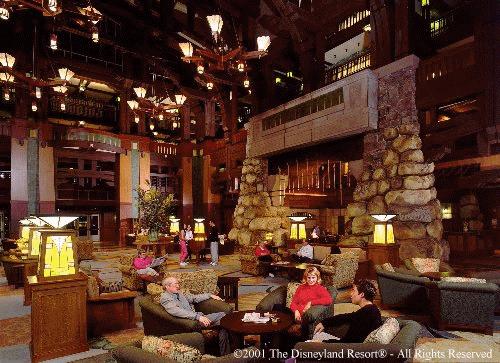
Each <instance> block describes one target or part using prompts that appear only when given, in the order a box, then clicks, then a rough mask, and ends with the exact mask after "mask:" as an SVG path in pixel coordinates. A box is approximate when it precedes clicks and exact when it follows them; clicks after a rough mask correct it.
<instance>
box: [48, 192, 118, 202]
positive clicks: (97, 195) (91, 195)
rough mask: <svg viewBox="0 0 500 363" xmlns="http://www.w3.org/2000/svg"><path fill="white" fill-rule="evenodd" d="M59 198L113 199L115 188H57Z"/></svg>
mask: <svg viewBox="0 0 500 363" xmlns="http://www.w3.org/2000/svg"><path fill="white" fill-rule="evenodd" d="M57 199H58V200H85V201H113V200H115V191H114V190H95V189H86V190H85V189H82V190H79V189H57Z"/></svg>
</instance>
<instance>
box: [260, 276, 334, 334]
mask: <svg viewBox="0 0 500 363" xmlns="http://www.w3.org/2000/svg"><path fill="white" fill-rule="evenodd" d="M287 287H288V285H283V286H280V287H278V288H277V289H276V290H274V291H272V292H270V293H269V294H267V295H266V296H265V297H264V298H263V299H262V300H261V301H260V302H259V304H258V305H257V307H256V308H255V309H256V310H257V311H260V312H266V311H271V310H272V309H273V306H274V305H275V304H277V305H283V306H285V304H286V296H287ZM325 287H326V289H327V290H328V292H329V293H330V296H331V297H332V299H333V301H334V302H335V298H336V297H337V293H338V292H337V289H336V288H335V287H333V286H325ZM333 307H334V303H332V304H331V305H330V306H312V307H311V308H310V309H309V310H307V311H306V313H305V314H304V316H303V317H302V319H303V320H304V321H305V322H306V323H307V325H308V327H307V331H308V336H309V337H312V333H313V331H314V326H315V325H316V322H318V321H320V320H323V319H325V318H327V317H330V316H333Z"/></svg>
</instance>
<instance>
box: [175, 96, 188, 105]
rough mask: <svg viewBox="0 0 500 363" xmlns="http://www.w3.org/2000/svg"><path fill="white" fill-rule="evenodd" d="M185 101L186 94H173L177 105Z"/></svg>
mask: <svg viewBox="0 0 500 363" xmlns="http://www.w3.org/2000/svg"><path fill="white" fill-rule="evenodd" d="M185 101H186V96H184V95H182V94H181V95H175V103H177V104H178V105H183V104H184V102H185Z"/></svg>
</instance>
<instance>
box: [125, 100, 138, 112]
mask: <svg viewBox="0 0 500 363" xmlns="http://www.w3.org/2000/svg"><path fill="white" fill-rule="evenodd" d="M127 104H128V107H130V109H131V110H137V109H138V108H139V103H138V102H137V101H134V100H131V101H127Z"/></svg>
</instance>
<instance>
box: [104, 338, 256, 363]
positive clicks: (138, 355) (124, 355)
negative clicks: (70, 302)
mask: <svg viewBox="0 0 500 363" xmlns="http://www.w3.org/2000/svg"><path fill="white" fill-rule="evenodd" d="M162 338H164V339H168V340H172V341H174V342H177V343H181V344H185V345H188V346H190V347H193V348H196V349H198V350H199V351H200V352H201V353H202V354H205V346H204V340H203V336H202V335H201V334H200V333H184V334H175V335H167V336H164V337H162ZM246 350H256V348H247V349H246ZM111 353H112V355H113V358H114V359H115V360H116V361H117V362H118V363H143V362H148V363H175V362H176V361H175V360H172V359H169V358H164V357H160V356H158V355H156V354H153V353H150V352H146V351H144V350H142V349H141V341H137V342H134V343H132V344H130V345H123V346H120V347H117V348H115V349H113V350H112V352H111ZM244 356H251V357H255V356H257V357H258V356H259V355H257V354H252V353H249V354H246V355H244ZM202 360H203V362H204V363H214V362H221V363H240V362H243V363H246V362H252V361H255V359H249V358H239V359H238V358H235V357H234V354H228V355H225V356H222V357H213V356H209V357H207V356H204V357H203V359H202Z"/></svg>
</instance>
